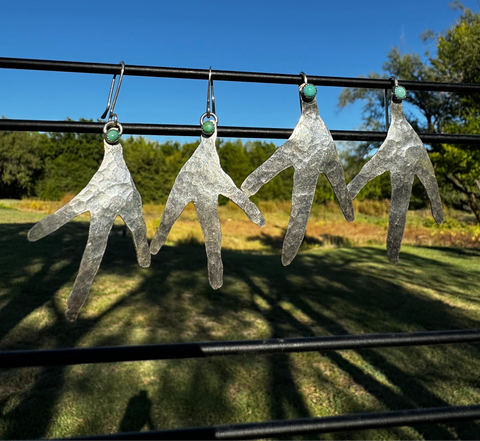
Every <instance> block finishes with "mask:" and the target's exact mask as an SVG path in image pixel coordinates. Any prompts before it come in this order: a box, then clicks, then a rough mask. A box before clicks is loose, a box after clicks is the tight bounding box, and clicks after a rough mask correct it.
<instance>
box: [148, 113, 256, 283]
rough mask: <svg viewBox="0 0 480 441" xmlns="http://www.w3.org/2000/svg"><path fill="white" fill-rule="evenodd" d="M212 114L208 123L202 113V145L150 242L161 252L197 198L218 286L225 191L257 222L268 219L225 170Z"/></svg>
mask: <svg viewBox="0 0 480 441" xmlns="http://www.w3.org/2000/svg"><path fill="white" fill-rule="evenodd" d="M210 115H211V116H213V117H214V120H211V121H207V122H205V123H203V116H202V122H201V124H202V127H203V130H204V131H203V133H202V138H201V141H200V144H199V146H198V147H197V149H196V150H195V152H194V153H193V155H192V157H191V158H190V159H189V160H188V161H187V162H186V163H185V165H184V166H183V167H182V169H181V170H180V173H179V174H178V176H177V178H176V179H175V183H174V185H173V188H172V191H171V192H170V195H169V196H168V200H167V204H166V206H165V211H164V212H163V216H162V220H161V222H160V225H159V227H158V229H157V231H156V233H155V237H154V238H153V240H152V242H151V244H150V250H151V252H152V254H157V253H158V252H159V251H160V248H161V247H162V246H163V245H164V244H165V241H166V240H167V236H168V234H169V232H170V230H171V228H172V226H173V224H174V223H175V221H176V220H177V219H178V217H179V216H180V214H182V211H183V209H184V208H185V206H186V205H187V204H188V203H190V202H192V201H193V204H194V206H195V210H196V212H197V216H198V220H199V221H200V225H201V227H202V232H203V236H204V238H205V248H206V252H207V261H208V279H209V282H210V285H211V286H212V288H213V289H218V288H220V287H221V286H222V285H223V263H222V256H221V241H222V231H221V228H220V219H219V217H218V211H217V204H218V196H219V195H220V194H221V195H223V196H226V197H227V198H229V199H231V200H232V201H233V202H234V203H235V204H237V205H238V206H239V207H240V208H241V209H242V210H243V211H244V212H245V213H246V214H247V216H248V218H249V219H250V220H251V221H252V222H255V223H256V224H257V225H260V226H264V225H265V218H264V217H263V215H262V214H261V213H260V211H259V210H258V208H257V206H256V205H255V204H254V203H253V202H252V201H250V199H248V197H247V196H246V195H245V193H243V192H242V191H241V190H240V189H239V188H237V187H236V185H235V184H234V182H233V180H232V179H231V178H230V176H228V175H227V174H226V173H225V172H224V171H223V170H222V167H221V165H220V158H219V157H218V153H217V148H216V145H215V141H216V139H217V118H216V116H215V114H213V113H211V114H210Z"/></svg>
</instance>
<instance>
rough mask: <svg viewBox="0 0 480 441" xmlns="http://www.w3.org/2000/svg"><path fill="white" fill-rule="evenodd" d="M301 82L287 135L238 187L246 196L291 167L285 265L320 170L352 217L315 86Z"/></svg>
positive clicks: (307, 211) (307, 212) (301, 235)
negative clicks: (298, 111)
mask: <svg viewBox="0 0 480 441" xmlns="http://www.w3.org/2000/svg"><path fill="white" fill-rule="evenodd" d="M302 75H303V77H304V83H303V84H302V85H301V86H299V94H300V106H301V109H302V115H301V117H300V120H299V122H298V124H297V126H296V127H295V129H294V131H293V133H292V135H291V136H290V138H289V139H288V140H287V141H286V142H285V144H283V145H282V146H280V147H279V148H278V149H277V150H276V151H275V153H274V154H273V155H272V156H271V157H270V158H268V159H267V160H266V161H265V162H264V163H263V164H262V165H261V166H260V167H258V168H257V169H256V170H255V171H253V172H252V173H251V174H250V175H249V176H248V177H247V178H246V179H245V181H244V182H243V184H242V186H241V188H242V190H243V191H244V192H245V194H246V195H247V196H252V195H254V194H255V193H257V191H258V190H260V188H261V187H262V186H263V185H265V184H266V183H267V182H269V181H270V180H271V179H273V178H274V177H275V176H276V175H277V174H279V173H280V172H282V171H283V170H285V169H287V168H288V167H294V169H295V171H294V175H293V192H292V209H291V213H290V220H289V222H288V228H287V232H286V235H285V239H284V242H283V249H282V263H283V265H285V266H286V265H289V264H290V263H291V262H292V260H293V259H294V258H295V256H296V255H297V252H298V249H299V248H300V245H301V244H302V241H303V238H304V236H305V230H306V228H307V221H308V217H309V216H310V210H311V208H312V203H313V198H314V196H315V188H316V185H317V180H318V177H319V175H320V173H324V174H325V176H326V177H327V179H328V181H329V182H330V185H331V186H332V187H333V191H334V192H335V195H336V196H337V199H338V202H339V204H340V208H341V209H342V212H343V214H344V216H345V219H347V220H348V221H349V222H351V221H353V219H354V214H353V205H352V200H351V198H350V195H349V193H348V191H347V186H346V184H345V177H344V174H343V167H342V164H341V162H340V158H339V157H338V152H337V148H336V147H335V143H334V141H333V138H332V135H331V134H330V131H329V130H328V129H327V127H326V126H325V123H324V122H323V120H322V118H321V117H320V115H319V113H318V106H317V100H316V98H315V96H316V93H317V90H316V88H315V86H314V85H312V84H308V83H307V79H306V77H305V74H303V72H302Z"/></svg>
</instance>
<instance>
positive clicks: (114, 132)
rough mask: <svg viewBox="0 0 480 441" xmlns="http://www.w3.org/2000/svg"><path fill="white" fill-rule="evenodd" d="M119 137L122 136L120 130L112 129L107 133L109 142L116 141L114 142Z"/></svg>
mask: <svg viewBox="0 0 480 441" xmlns="http://www.w3.org/2000/svg"><path fill="white" fill-rule="evenodd" d="M119 138H120V133H118V130H115V129H111V130H109V131H108V133H107V141H108V142H110V143H114V142H116V141H118V139H119Z"/></svg>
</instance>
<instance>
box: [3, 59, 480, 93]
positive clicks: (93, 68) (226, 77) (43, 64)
mask: <svg viewBox="0 0 480 441" xmlns="http://www.w3.org/2000/svg"><path fill="white" fill-rule="evenodd" d="M0 68H4V69H26V70H48V71H55V72H79V73H95V74H109V75H114V74H118V73H119V65H118V64H107V63H83V62H76V61H56V60H34V59H26V58H5V57H0ZM124 75H133V76H140V77H162V78H185V79H190V80H207V79H208V75H209V69H185V68H177V67H159V66H134V65H129V64H125V71H124ZM307 75H308V78H309V80H310V81H311V82H312V83H315V84H316V85H317V86H336V87H360V88H362V87H363V88H373V89H388V88H391V87H392V81H391V80H388V79H376V78H346V77H326V76H319V75H310V74H309V73H308V72H307ZM212 78H213V79H214V80H215V81H239V82H247V83H271V84H272V83H273V84H299V82H300V80H302V77H301V76H300V74H292V75H289V74H277V73H265V72H242V71H231V70H214V69H212ZM398 83H399V84H400V85H402V86H404V87H406V88H407V89H411V90H431V91H436V92H461V93H480V84H469V83H439V82H427V81H402V80H399V82H398Z"/></svg>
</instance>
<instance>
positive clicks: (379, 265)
mask: <svg viewBox="0 0 480 441" xmlns="http://www.w3.org/2000/svg"><path fill="white" fill-rule="evenodd" d="M30 227H31V225H30V224H6V225H5V224H4V225H0V244H1V246H2V249H3V250H5V251H4V252H3V253H2V255H0V268H1V270H0V271H1V277H0V338H1V340H0V344H1V348H2V349H3V350H5V349H39V348H46V347H76V346H84V345H86V343H88V344H91V342H92V341H93V342H94V343H95V345H98V346H102V345H121V344H131V342H132V341H135V342H139V343H142V344H148V343H158V342H180V341H185V342H188V341H206V340H209V341H212V340H225V339H246V338H265V337H276V338H288V337H296V336H313V335H339V334H348V333H352V334H353V333H374V332H401V331H414V330H437V329H456V328H469V327H472V328H473V327H478V320H477V317H478V316H475V314H470V313H469V312H468V310H464V309H462V308H461V307H457V306H456V305H455V304H453V303H452V302H453V300H452V301H450V300H451V297H448V299H449V300H448V301H447V300H446V299H447V297H445V299H444V298H442V297H440V296H427V295H425V294H424V292H423V291H422V290H425V289H427V288H428V289H431V290H435V292H438V293H444V294H445V296H448V295H450V296H452V295H453V294H458V296H457V297H458V299H460V300H461V301H464V302H470V301H471V302H472V304H473V301H474V300H475V299H470V298H468V295H467V294H466V293H467V292H468V289H470V292H472V293H475V292H477V293H478V292H480V281H478V280H477V281H475V280H474V279H473V278H472V277H471V274H470V273H466V272H465V271H464V270H462V269H461V268H460V267H458V266H456V265H454V264H453V263H446V262H447V261H446V260H444V261H440V260H437V259H433V258H432V259H429V258H420V257H418V256H417V255H415V254H412V253H409V252H408V251H404V252H402V256H401V262H400V264H399V265H398V266H391V265H389V264H388V263H386V259H385V252H384V250H382V249H379V248H343V249H338V250H334V252H331V253H326V252H322V253H319V252H315V253H305V254H300V255H299V256H297V257H296V259H295V260H294V262H293V263H292V264H291V265H290V266H289V267H286V268H284V267H282V265H281V263H280V257H279V256H278V254H276V255H258V254H249V253H246V252H233V251H223V260H224V266H225V283H224V287H222V288H221V289H220V290H217V291H213V290H212V289H211V288H210V287H209V285H208V281H207V275H206V257H205V251H204V249H203V248H202V247H199V246H197V244H190V245H193V246H188V245H189V244H188V243H187V245H186V246H182V247H164V248H163V249H162V250H161V252H160V253H159V254H158V255H157V256H155V257H154V258H153V261H152V267H151V268H150V269H148V270H142V269H139V267H138V265H137V263H136V258H135V251H134V247H133V244H132V241H131V238H129V237H124V236H123V235H122V234H120V233H121V230H120V229H119V230H118V231H117V229H115V230H114V232H113V233H112V235H111V237H110V239H109V244H108V247H107V252H106V254H105V257H104V261H103V262H102V266H101V270H100V272H99V275H98V276H97V281H96V282H94V287H95V288H94V289H92V293H91V298H90V300H89V301H88V302H87V304H86V305H85V307H84V308H83V309H82V311H81V312H80V315H79V319H78V321H77V322H76V323H74V324H70V323H68V322H66V320H65V319H64V318H63V308H64V306H65V301H66V296H67V295H68V293H69V288H70V287H71V285H72V284H73V280H74V278H75V275H76V272H77V270H78V265H79V263H80V259H81V255H82V253H83V249H84V246H85V242H86V237H87V228H88V224H86V223H82V222H77V223H75V222H74V223H70V224H68V225H66V226H65V227H63V228H62V230H60V231H58V232H56V233H54V234H52V235H51V236H49V237H46V238H44V239H42V240H41V241H39V242H37V243H34V244H29V243H28V242H27V241H26V231H28V229H29V228H30ZM119 228H120V227H119ZM117 233H118V234H117ZM265 240H271V239H269V238H266V239H265ZM447 252H448V251H447ZM454 252H456V253H457V254H456V255H457V256H463V254H462V253H463V251H462V250H458V251H452V253H454ZM469 256H471V254H467V255H466V256H465V257H469ZM479 269H480V268H479ZM95 284H96V286H95ZM448 288H450V289H448ZM467 288H468V289H467ZM62 295H63V297H62ZM112 299H113V300H112ZM102 302H104V303H102ZM39 311H43V313H44V314H47V315H48V319H47V318H45V320H42V319H41V318H40V319H39V318H38V317H37V316H36V314H37V315H38V314H39ZM34 317H37V318H36V319H35V320H34V319H33V318H34ZM302 357H303V358H302ZM309 364H312V365H313V366H314V367H312V368H310V367H309V368H308V370H307V368H306V367H305V366H307V365H309ZM135 366H137V367H135ZM442 369H447V370H446V371H442ZM479 370H480V351H479V350H478V347H476V346H474V345H460V346H443V347H442V348H440V349H439V348H436V349H435V348H406V349H401V348H392V349H384V350H382V349H378V350H360V351H356V352H354V351H343V352H326V353H322V354H315V353H313V354H295V355H286V354H277V355H271V356H262V357H219V358H212V359H199V360H172V361H161V362H142V363H138V364H137V363H124V364H113V365H102V366H96V365H90V366H78V367H55V368H30V369H18V370H2V371H1V372H0V376H1V379H2V381H1V384H3V385H4V386H3V387H0V403H1V408H0V412H1V415H2V417H1V420H0V436H2V437H3V438H9V439H16V438H41V437H46V436H48V437H53V436H58V437H60V436H75V435H77V436H80V435H88V434H90V435H94V434H101V433H107V432H115V431H118V430H120V431H135V430H142V429H151V428H156V429H167V428H175V427H179V428H180V427H187V426H200V425H201V426H204V425H209V424H228V423H235V422H247V421H246V420H248V421H259V420H268V419H283V418H293V417H299V418H300V417H308V416H311V415H317V414H322V413H321V412H320V413H319V411H318V410H316V409H317V408H316V407H315V406H319V405H323V404H325V403H318V399H315V401H316V402H317V403H316V404H315V405H313V404H312V403H313V402H312V399H311V393H310V392H309V390H310V389H313V388H317V389H318V390H319V391H320V392H315V393H318V394H319V396H320V397H322V400H324V399H327V398H328V399H329V400H330V399H331V400H332V407H331V409H333V410H334V411H335V412H340V413H347V412H365V411H373V410H383V409H391V410H394V409H403V408H412V407H435V406H444V405H449V404H450V405H460V404H473V402H472V401H469V400H475V399H477V400H478V398H479V397H478V394H476V393H475V392H473V391H472V390H471V389H474V386H475V385H478V379H477V376H478V375H477V372H478V371H479ZM303 372H308V375H309V378H308V381H310V382H311V383H308V384H306V383H305V382H306V381H307V379H304V378H303V377H302V375H303ZM300 373H302V375H300ZM102 382H103V383H105V385H102V384H103V383H102ZM118 382H120V385H119V384H117V383H118ZM435 382H438V383H439V384H441V385H443V386H442V387H444V389H448V388H449V387H450V388H452V387H454V385H455V384H457V385H458V387H459V389H461V390H466V391H467V389H468V392H465V395H460V396H455V397H451V398H449V397H448V393H446V392H445V390H442V389H439V390H436V389H435V388H433V386H432V385H433V384H434V383H435ZM472 385H473V387H472ZM256 388H257V389H256ZM462 388H463V389H462ZM469 388H470V389H469ZM122 389H125V390H122ZM358 391H360V392H358ZM312 393H313V392H312ZM71 394H75V395H74V397H75V398H74V399H69V398H68V397H69V396H70V395H71ZM364 396H366V397H368V399H362V397H364ZM326 397H327V398H326ZM337 397H341V399H338V400H337ZM69 400H70V401H69ZM79 403H80V404H82V405H80V404H79ZM83 405H84V407H82V406H83ZM68 406H71V408H72V410H70V408H69V407H68ZM89 406H90V407H89ZM65 407H67V408H66V409H65ZM239 412H240V413H241V414H242V415H244V416H246V420H242V421H238V413H239ZM330 412H331V410H330ZM323 414H328V412H327V413H325V412H324V413H323ZM59 415H63V416H62V417H60V416H59ZM65 415H67V416H68V415H70V417H69V418H70V420H68V424H67V423H62V421H63V420H62V418H65ZM79 415H81V417H80V416H79ZM25 421H30V423H29V424H25ZM62 424H63V425H62ZM417 430H418V433H420V434H421V435H422V436H423V437H425V438H428V439H451V438H453V437H459V438H462V439H468V438H476V437H477V438H478V436H480V430H479V426H478V424H477V423H473V422H472V423H462V424H461V425H460V424H448V425H423V426H419V427H418V428H417ZM375 433H376V432H374V431H372V432H355V433H352V432H345V433H337V434H335V436H334V438H336V439H337V438H342V439H355V438H368V437H370V436H371V437H378V433H377V435H375ZM381 433H382V435H381V436H382V437H384V436H387V435H386V434H388V436H390V437H394V438H411V437H414V435H412V433H413V432H411V431H408V430H407V429H403V428H398V429H389V431H388V432H381ZM308 438H309V439H312V436H311V435H309V436H308ZM319 438H321V439H330V438H331V437H330V436H329V435H328V434H326V435H322V436H319Z"/></svg>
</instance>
